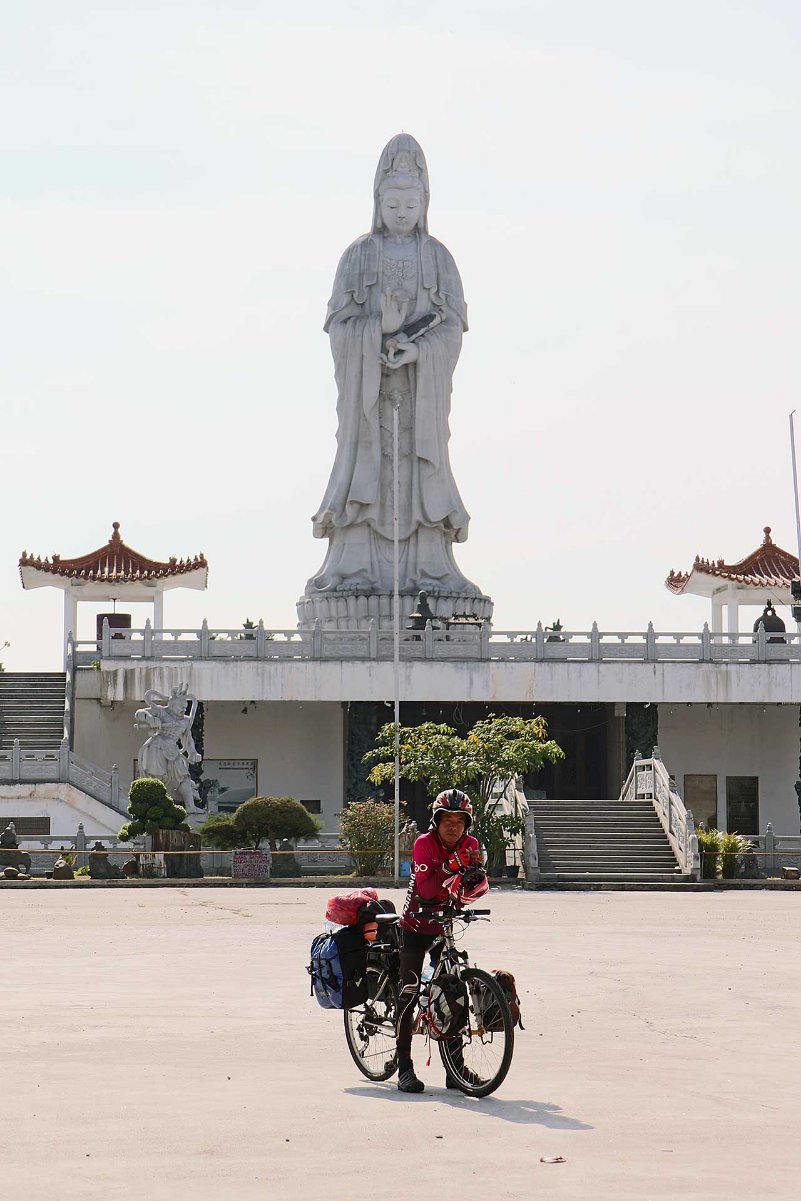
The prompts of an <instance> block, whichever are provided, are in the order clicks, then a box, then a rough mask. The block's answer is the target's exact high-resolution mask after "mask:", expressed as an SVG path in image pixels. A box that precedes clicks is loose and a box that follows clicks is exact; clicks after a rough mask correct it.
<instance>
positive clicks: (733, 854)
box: [720, 834, 749, 880]
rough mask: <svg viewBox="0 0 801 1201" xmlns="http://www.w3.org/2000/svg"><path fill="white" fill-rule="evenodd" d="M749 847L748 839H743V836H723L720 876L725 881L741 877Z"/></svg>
mask: <svg viewBox="0 0 801 1201" xmlns="http://www.w3.org/2000/svg"><path fill="white" fill-rule="evenodd" d="M748 847H749V843H748V839H747V838H743V836H742V834H721V836H720V875H721V878H722V879H723V880H734V879H735V878H736V877H737V876H739V875H740V873H741V871H742V865H743V855H744V854H745V852H746V851H747V850H748Z"/></svg>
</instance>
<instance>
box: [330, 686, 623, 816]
mask: <svg viewBox="0 0 801 1201" xmlns="http://www.w3.org/2000/svg"><path fill="white" fill-rule="evenodd" d="M491 713H495V714H496V715H499V716H500V715H501V714H504V715H506V714H509V715H512V716H515V717H526V718H529V717H535V716H542V717H544V718H545V720H546V721H547V723H548V732H549V734H550V736H551V737H552V738H553V739H555V741H556V742H558V743H559V745H560V746H561V748H562V750H563V751H564V752H565V759H564V760H563V762H561V763H557V764H548V765H546V767H544V768H543V770H542V771H540V772H536V773H531V774H530V775H529V776H528V777H527V778H526V780H525V787H526V791H527V792H528V793H530V794H531V793H542V794H544V795H545V797H546V798H548V799H549V800H603V799H605V798H606V797H608V796H609V795H610V794H609V786H610V785H609V778H610V777H609V765H610V758H611V759H613V758H614V740H615V738H616V737H617V729H618V727H617V724H616V719H615V716H614V706H613V705H609V704H582V705H536V706H535V705H531V704H530V703H529V704H517V703H515V704H501V703H494V704H492V705H488V704H475V703H468V702H464V703H454V702H452V701H448V702H431V701H425V702H417V701H406V702H404V703H403V704H402V705H401V712H400V718H401V724H402V725H404V726H417V725H421V724H422V723H423V722H425V721H433V722H436V723H438V724H443V725H448V726H452V727H453V729H455V730H456V732H457V733H458V734H460V735H465V734H466V733H467V732H468V731H469V730H470V729H471V728H472V727H473V726H474V725H475V723H476V722H477V721H481V720H482V719H483V718H485V717H488V716H489V715H490V714H491ZM346 715H347V720H346V739H347V753H346V763H347V779H346V782H345V789H346V796H347V797H348V798H349V799H350V800H360V799H364V798H365V797H367V796H378V793H379V790H378V789H376V788H375V787H374V786H373V785H371V784H370V782H369V781H368V780H367V770H368V769H367V768H366V767H364V766H363V765H362V764H361V762H360V760H361V755H362V754H364V751H365V750H368V749H369V748H370V747H371V746H372V743H373V739H374V737H375V732H376V730H377V729H378V728H379V726H381V725H383V724H384V723H385V722H387V721H391V720H392V710H391V709H390V708H388V707H387V706H386V705H384V704H383V703H381V702H380V701H379V702H371V701H364V702H351V703H350V705H349V706H347V709H346ZM610 748H611V750H612V753H611V755H610ZM402 795H403V796H404V797H407V798H409V816H410V817H412V818H413V819H414V820H415V821H416V822H417V825H418V827H419V828H420V829H425V828H426V826H427V825H428V810H429V805H430V798H429V797H428V796H427V794H426V791H425V788H424V787H423V785H422V784H410V783H408V782H404V783H403V794H402ZM615 795H617V793H616V792H615ZM385 796H386V799H390V798H391V797H392V790H391V788H390V789H389V790H388V791H386V792H385Z"/></svg>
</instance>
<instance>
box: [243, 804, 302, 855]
mask: <svg viewBox="0 0 801 1201" xmlns="http://www.w3.org/2000/svg"><path fill="white" fill-rule="evenodd" d="M231 821H232V823H233V826H234V829H235V830H236V831H237V833H238V835H239V838H240V842H239V843H238V845H239V846H242V847H252V848H253V849H254V850H258V848H259V847H260V846H261V844H262V842H264V841H265V839H266V840H267V841H268V842H269V844H270V848H271V849H272V850H273V851H277V850H278V843H279V842H280V841H281V840H282V839H284V838H314V836H315V834H317V833H318V832H319V829H320V823H319V822H318V821H317V819H316V818H314V817H312V815H311V814H310V813H309V811H308V810H307V809H304V807H303V805H301V803H300V801H296V800H295V798H294V797H291V796H278V797H268V796H254V797H251V799H250V800H249V801H245V802H244V804H242V805H240V806H239V808H238V809H236V810H235V811H234V813H233V816H232V817H231Z"/></svg>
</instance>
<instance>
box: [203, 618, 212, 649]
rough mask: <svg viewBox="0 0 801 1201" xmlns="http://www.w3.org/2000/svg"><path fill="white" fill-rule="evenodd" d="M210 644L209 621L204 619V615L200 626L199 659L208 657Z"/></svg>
mask: <svg viewBox="0 0 801 1201" xmlns="http://www.w3.org/2000/svg"><path fill="white" fill-rule="evenodd" d="M210 644H211V639H210V638H209V623H208V622H207V621H206V618H205V617H204V618H203V622H202V624H201V627H200V657H201V659H208V657H209V646H210Z"/></svg>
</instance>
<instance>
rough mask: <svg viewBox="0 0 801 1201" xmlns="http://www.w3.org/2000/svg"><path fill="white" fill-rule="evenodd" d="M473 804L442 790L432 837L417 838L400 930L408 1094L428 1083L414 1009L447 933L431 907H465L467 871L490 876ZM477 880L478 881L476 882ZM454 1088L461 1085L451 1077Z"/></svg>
mask: <svg viewBox="0 0 801 1201" xmlns="http://www.w3.org/2000/svg"><path fill="white" fill-rule="evenodd" d="M472 821H473V806H472V805H471V804H470V798H469V797H468V796H467V794H466V793H464V792H460V790H459V789H458V788H448V789H446V790H445V792H441V793H440V794H439V796H438V797H437V799H436V800H435V801H434V804H433V806H432V814H431V826H430V828H429V831H428V833H427V834H421V835H420V837H419V838H417V839H415V843H414V849H413V851H412V874H411V879H410V881H409V888H408V891H407V893H406V899H405V901H404V905H403V915H402V917H401V920H400V922H399V926H400V938H401V945H400V976H401V993H400V1000H399V1011H400V1012H399V1019H398V1032H397V1043H398V1088H399V1090H400V1091H401V1092H402V1093H422V1092H423V1091H424V1088H425V1086H424V1084H423V1082H422V1080H419V1079H418V1077H417V1075H416V1074H415V1070H414V1064H413V1063H412V1031H413V1026H414V1009H415V1004H416V1001H417V997H418V993H419V991H420V977H421V975H422V971H423V961H424V959H425V956H426V952H427V951H428V950H429V948H430V947H431V944H432V943H433V942H434V940H435V938H437V937H438V936H439V935H440V934H441V933H442V926H441V925H440V924H439V922H437V921H433V920H432V919H431V918H430V917H428V916H427V915H426V909H429V910H431V909H441V908H442V907H443V906H447V905H452V904H453V903H454V901H455V902H456V904H457V905H458V904H459V901H460V897H461V892H462V880H463V879H464V872H465V871H466V870H469V871H470V873H471V877H470V883H472V885H473V887H475V885H476V883H479V881H480V879H481V878H484V879H485V878H486V877H485V876H484V872H483V869H482V867H481V851H480V849H479V845H478V842H477V840H476V839H475V838H474V837H473V836H472V834H468V832H467V831H468V830H469V829H470V826H471V824H472ZM473 877H475V879H473ZM445 1084H446V1086H447V1087H448V1088H456V1087H458V1086H457V1085H456V1083H455V1081H452V1080H450V1079H449V1078H448V1077H447V1076H446V1079H445Z"/></svg>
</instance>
